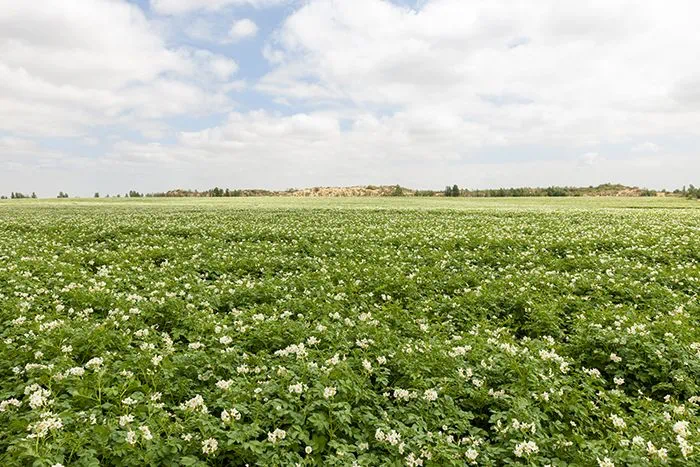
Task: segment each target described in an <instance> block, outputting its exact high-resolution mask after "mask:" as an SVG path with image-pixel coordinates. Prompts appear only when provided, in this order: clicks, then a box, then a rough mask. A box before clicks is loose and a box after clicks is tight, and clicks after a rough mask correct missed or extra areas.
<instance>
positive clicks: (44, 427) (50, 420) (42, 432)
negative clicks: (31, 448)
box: [27, 412, 63, 438]
mask: <svg viewBox="0 0 700 467" xmlns="http://www.w3.org/2000/svg"><path fill="white" fill-rule="evenodd" d="M42 417H43V418H42V419H41V420H39V421H38V422H36V423H33V424H31V425H29V426H28V427H27V430H28V431H31V434H29V435H28V436H27V438H43V437H45V436H46V435H47V434H48V433H49V431H55V430H60V429H61V428H63V422H62V421H61V419H60V418H58V417H56V416H54V415H53V414H52V413H51V412H46V413H44V414H42Z"/></svg>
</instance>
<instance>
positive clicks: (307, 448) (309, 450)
mask: <svg viewBox="0 0 700 467" xmlns="http://www.w3.org/2000/svg"><path fill="white" fill-rule="evenodd" d="M304 452H305V453H306V454H311V453H312V452H314V448H312V447H311V446H306V447H305V448H304Z"/></svg>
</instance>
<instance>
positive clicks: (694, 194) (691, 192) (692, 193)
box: [683, 184, 700, 199]
mask: <svg viewBox="0 0 700 467" xmlns="http://www.w3.org/2000/svg"><path fill="white" fill-rule="evenodd" d="M683 188H685V187H683ZM685 196H686V197H687V198H689V199H700V188H695V186H694V185H692V184H691V185H688V189H687V190H685Z"/></svg>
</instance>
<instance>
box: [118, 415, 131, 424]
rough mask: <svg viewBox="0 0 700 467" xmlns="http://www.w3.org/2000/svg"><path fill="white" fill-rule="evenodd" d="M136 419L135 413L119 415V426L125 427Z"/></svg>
mask: <svg viewBox="0 0 700 467" xmlns="http://www.w3.org/2000/svg"><path fill="white" fill-rule="evenodd" d="M133 421H134V416H133V415H122V416H121V417H119V426H121V427H125V426H126V425H128V424H129V423H131V422H133Z"/></svg>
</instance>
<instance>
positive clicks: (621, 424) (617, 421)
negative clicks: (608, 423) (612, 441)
mask: <svg viewBox="0 0 700 467" xmlns="http://www.w3.org/2000/svg"><path fill="white" fill-rule="evenodd" d="M610 420H612V424H613V426H614V427H615V428H620V429H623V428H626V427H627V424H626V423H625V421H624V420H623V419H622V418H621V417H618V416H617V415H615V414H611V415H610Z"/></svg>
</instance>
